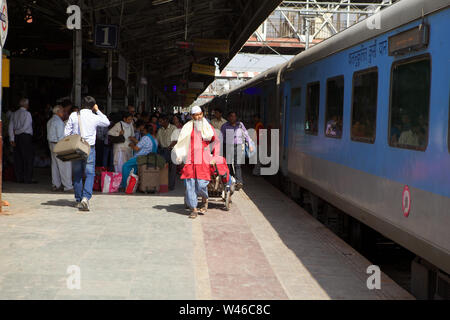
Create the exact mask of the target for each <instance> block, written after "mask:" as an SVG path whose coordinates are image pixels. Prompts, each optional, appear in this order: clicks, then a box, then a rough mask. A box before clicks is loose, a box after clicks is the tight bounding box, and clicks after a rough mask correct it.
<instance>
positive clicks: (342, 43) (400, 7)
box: [222, 0, 450, 96]
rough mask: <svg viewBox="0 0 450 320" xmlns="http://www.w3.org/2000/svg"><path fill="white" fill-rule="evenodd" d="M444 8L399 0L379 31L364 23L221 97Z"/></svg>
mask: <svg viewBox="0 0 450 320" xmlns="http://www.w3.org/2000/svg"><path fill="white" fill-rule="evenodd" d="M448 6H450V2H449V0H432V1H431V0H401V1H399V2H397V3H395V4H393V5H392V6H390V7H388V8H386V9H384V10H381V11H380V12H379V14H380V15H381V16H380V21H381V28H380V29H375V28H374V29H369V28H368V27H367V24H366V21H367V19H364V20H362V21H360V22H359V23H357V24H354V25H353V26H351V27H349V28H348V29H346V30H344V31H342V32H340V33H337V34H335V35H334V36H332V37H330V38H328V39H326V40H324V41H322V42H321V43H319V44H317V45H315V46H313V47H312V48H310V49H308V50H307V51H303V52H301V53H299V54H298V55H296V56H295V57H294V58H292V59H291V60H289V61H287V62H285V63H283V64H280V65H277V66H275V67H272V68H270V69H268V70H267V71H265V72H263V73H261V74H259V75H258V76H256V77H254V78H253V79H251V80H249V81H246V82H244V83H243V84H241V85H239V86H238V87H236V88H234V89H232V90H230V91H229V92H227V93H225V94H224V95H226V96H228V95H230V94H233V93H235V92H239V91H241V90H242V89H245V88H248V87H250V86H256V85H258V84H260V83H261V82H264V81H267V80H271V79H274V78H276V76H277V74H278V72H279V71H280V69H282V68H286V70H287V71H288V72H289V71H292V70H294V69H297V68H299V67H302V66H305V65H308V64H311V63H313V62H315V61H318V60H321V59H324V58H326V57H327V56H330V55H333V54H336V53H338V52H340V51H343V50H345V49H347V48H350V47H353V46H355V45H357V44H359V43H362V42H365V41H368V40H370V39H372V38H375V37H377V36H379V35H381V34H383V33H386V32H388V31H390V30H393V29H395V28H398V27H400V26H402V25H405V24H407V23H410V22H412V21H415V20H417V19H420V18H421V17H422V16H426V15H429V14H431V13H433V12H436V11H439V10H442V9H444V8H446V7H448ZM222 96H223V95H222Z"/></svg>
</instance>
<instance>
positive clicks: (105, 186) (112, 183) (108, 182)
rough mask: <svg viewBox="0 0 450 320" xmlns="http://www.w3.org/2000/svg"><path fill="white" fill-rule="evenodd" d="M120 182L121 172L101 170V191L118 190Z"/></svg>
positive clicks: (111, 191)
mask: <svg viewBox="0 0 450 320" xmlns="http://www.w3.org/2000/svg"><path fill="white" fill-rule="evenodd" d="M121 183H122V174H121V173H120V172H102V192H103V193H114V192H118V191H119V187H120V184H121Z"/></svg>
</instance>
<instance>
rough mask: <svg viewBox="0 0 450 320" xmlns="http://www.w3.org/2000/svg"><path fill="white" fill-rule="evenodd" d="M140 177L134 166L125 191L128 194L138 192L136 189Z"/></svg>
mask: <svg viewBox="0 0 450 320" xmlns="http://www.w3.org/2000/svg"><path fill="white" fill-rule="evenodd" d="M138 182H139V177H138V176H137V175H136V174H134V168H133V169H131V171H130V174H129V175H128V178H127V187H126V189H125V192H126V193H128V194H132V193H136V189H137V186H138Z"/></svg>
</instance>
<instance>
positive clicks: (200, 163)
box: [172, 106, 220, 219]
mask: <svg viewBox="0 0 450 320" xmlns="http://www.w3.org/2000/svg"><path fill="white" fill-rule="evenodd" d="M191 115H192V120H190V121H188V122H187V123H186V124H185V125H184V126H183V128H182V129H181V132H180V134H179V136H178V141H177V144H176V145H175V146H174V147H173V150H172V152H173V155H174V156H175V157H176V161H177V162H178V163H179V162H180V161H184V163H185V164H184V166H183V169H182V171H181V179H183V180H184V185H185V187H186V192H185V203H186V205H187V206H188V207H189V209H191V210H192V212H191V214H190V215H189V218H192V219H195V218H196V217H197V215H198V213H199V212H200V213H202V214H204V213H206V210H207V208H208V184H209V181H210V180H211V176H210V164H211V161H212V155H211V151H210V144H211V145H212V147H213V154H214V156H218V155H219V154H220V141H219V138H218V137H217V135H216V133H215V130H214V128H213V127H212V126H211V124H210V123H209V122H208V121H207V120H206V118H204V117H203V111H202V109H201V108H200V107H199V106H194V107H192V109H191ZM198 196H201V197H202V204H203V206H202V208H200V210H199V209H198V208H197V205H198V200H197V197H198Z"/></svg>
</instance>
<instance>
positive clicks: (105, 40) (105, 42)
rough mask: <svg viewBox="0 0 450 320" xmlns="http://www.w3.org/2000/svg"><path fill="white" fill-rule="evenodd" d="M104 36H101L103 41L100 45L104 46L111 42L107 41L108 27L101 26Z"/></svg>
mask: <svg viewBox="0 0 450 320" xmlns="http://www.w3.org/2000/svg"><path fill="white" fill-rule="evenodd" d="M102 30H103V32H104V35H105V37H104V38H103V43H102V45H104V46H110V45H111V44H110V43H109V41H108V39H109V28H102Z"/></svg>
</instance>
